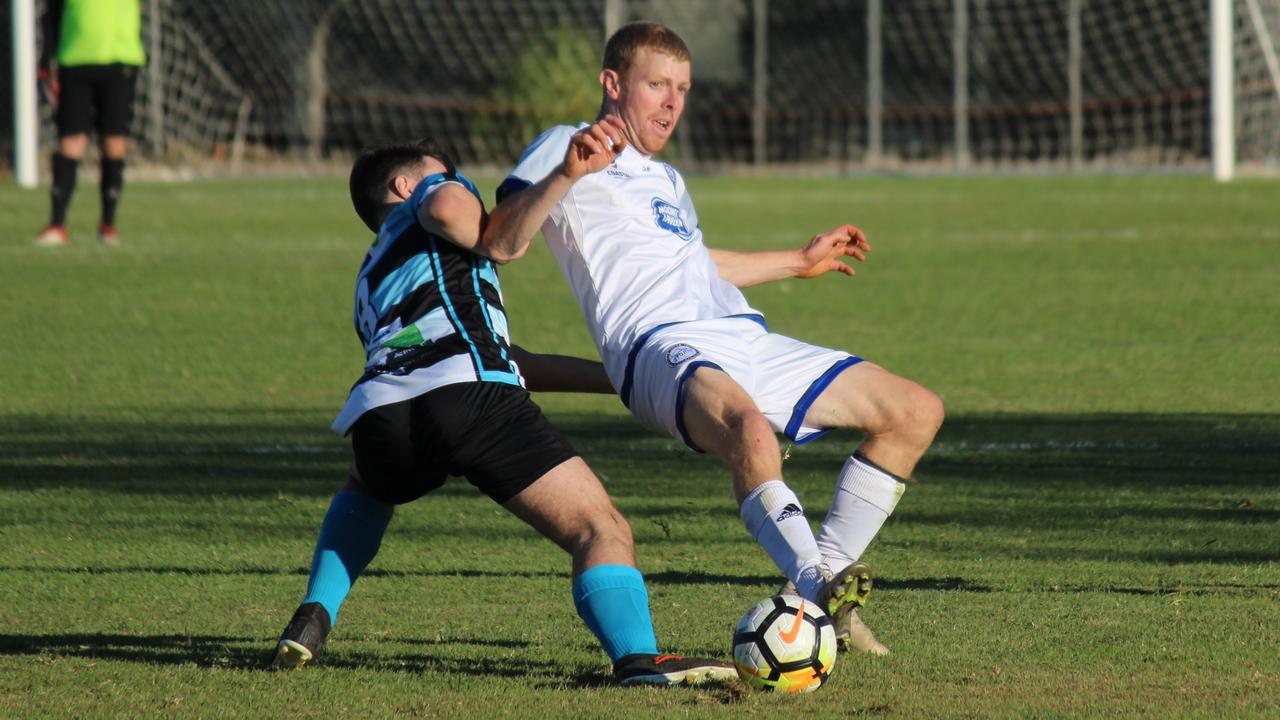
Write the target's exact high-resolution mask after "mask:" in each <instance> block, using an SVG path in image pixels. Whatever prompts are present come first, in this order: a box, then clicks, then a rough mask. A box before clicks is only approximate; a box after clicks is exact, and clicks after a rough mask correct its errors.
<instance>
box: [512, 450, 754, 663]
mask: <svg viewBox="0 0 1280 720" xmlns="http://www.w3.org/2000/svg"><path fill="white" fill-rule="evenodd" d="M503 507H505V508H507V509H508V510H510V511H511V512H512V513H513V514H515V515H516V517H519V518H520V519H521V520H524V521H525V522H526V523H528V524H529V525H531V526H532V527H533V528H534V529H536V530H537V531H538V532H540V533H542V534H543V535H544V536H546V537H547V538H549V539H550V540H552V541H553V542H555V543H556V544H557V545H559V546H560V547H562V548H564V549H565V550H566V551H568V552H569V554H570V555H572V556H573V576H574V581H573V601H574V605H575V606H576V607H577V609H578V614H579V615H580V616H581V617H582V619H583V622H585V623H586V624H587V627H589V628H591V631H592V632H593V633H594V634H595V636H596V638H597V639H598V640H599V641H600V644H601V645H602V646H603V647H604V649H605V652H607V653H608V654H609V658H610V660H612V661H613V673H614V678H615V679H616V680H617V681H618V682H619V683H620V684H623V685H631V684H652V685H680V684H695V683H700V682H704V681H708V680H717V681H720V680H731V679H733V678H735V677H736V676H737V672H736V671H735V670H734V669H733V666H732V665H730V664H729V663H727V662H722V661H719V660H710V659H705V658H686V657H682V656H679V655H669V654H659V652H658V646H657V639H656V637H655V636H654V632H653V624H652V621H651V619H650V617H649V596H648V592H647V591H646V589H645V586H644V580H643V578H642V577H641V575H640V572H639V571H638V570H636V568H635V548H634V544H633V541H632V537H631V526H630V525H629V524H628V523H627V521H626V519H625V518H623V517H622V514H621V513H619V512H618V511H617V509H615V508H614V506H613V501H612V500H610V499H609V495H608V494H607V493H606V492H605V490H604V487H603V486H601V485H600V481H599V480H598V479H597V478H596V476H595V474H593V473H592V472H591V470H590V468H588V467H587V464H586V463H585V462H583V461H582V459H581V458H572V459H570V460H566V461H565V462H563V463H561V464H560V465H558V466H556V467H555V468H553V469H552V470H551V471H550V472H548V473H547V474H545V475H543V476H542V477H540V478H538V480H537V481H535V482H534V483H533V484H532V485H530V486H529V487H527V488H525V489H524V490H523V491H521V492H520V493H519V494H518V495H516V496H515V497H514V498H512V499H510V500H508V501H507V502H505V503H503Z"/></svg>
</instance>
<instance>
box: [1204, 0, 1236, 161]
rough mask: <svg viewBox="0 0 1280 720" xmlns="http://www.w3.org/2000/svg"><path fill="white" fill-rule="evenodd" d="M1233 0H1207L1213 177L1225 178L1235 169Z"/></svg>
mask: <svg viewBox="0 0 1280 720" xmlns="http://www.w3.org/2000/svg"><path fill="white" fill-rule="evenodd" d="M1233 9H1234V8H1232V0H1209V33H1210V36H1209V94H1210V105H1211V107H1210V115H1211V117H1212V122H1213V140H1212V144H1213V147H1212V150H1211V152H1212V155H1213V178H1214V179H1215V180H1217V181H1219V182H1226V181H1228V180H1230V179H1231V178H1232V177H1234V176H1235V170H1236V120H1235V82H1234V75H1235V67H1234V65H1235V58H1234V57H1233V47H1232V45H1233V42H1232V26H1233V25H1234V23H1235V17H1234V13H1233V12H1232V11H1233Z"/></svg>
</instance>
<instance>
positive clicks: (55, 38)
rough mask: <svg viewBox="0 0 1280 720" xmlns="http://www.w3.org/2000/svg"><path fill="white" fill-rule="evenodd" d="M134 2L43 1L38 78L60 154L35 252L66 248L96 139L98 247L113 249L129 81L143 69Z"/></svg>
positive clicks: (117, 241)
mask: <svg viewBox="0 0 1280 720" xmlns="http://www.w3.org/2000/svg"><path fill="white" fill-rule="evenodd" d="M141 20H142V17H141V11H140V10H139V7H138V0H49V3H48V6H47V8H46V10H45V15H44V23H43V25H44V45H43V50H42V52H41V57H40V79H41V83H42V85H43V89H44V90H45V92H46V95H47V96H48V97H50V98H51V100H52V101H53V103H54V104H55V106H56V108H57V125H58V149H57V150H55V151H54V153H53V183H52V185H51V187H50V189H49V196H50V199H51V201H52V209H51V212H50V215H49V225H48V227H46V228H45V229H44V230H41V231H40V234H38V235H36V239H35V242H36V244H37V245H41V246H44V247H58V246H61V245H66V244H67V243H68V242H69V238H68V237H67V226H66V220H67V208H68V207H69V206H70V204H71V196H72V194H74V193H75V189H76V171H77V169H78V167H79V165H80V160H81V159H82V158H83V157H84V153H85V149H86V148H87V147H88V146H89V130H90V129H94V130H96V131H97V134H98V147H99V151H100V163H101V168H102V176H101V181H100V192H101V195H102V214H101V216H100V220H99V223H98V242H100V243H102V244H103V245H119V244H120V238H119V236H118V235H116V229H115V216H116V206H117V205H118V204H119V202H120V192H121V190H122V189H123V188H124V156H125V147H126V137H127V135H128V133H129V119H130V118H129V116H130V110H131V106H132V104H133V85H134V79H135V77H136V76H137V74H138V68H139V67H141V66H142V65H143V64H144V63H145V62H146V54H145V53H144V52H143V50H142V36H141V31H140V28H141Z"/></svg>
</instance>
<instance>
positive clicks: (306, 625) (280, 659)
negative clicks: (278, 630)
mask: <svg viewBox="0 0 1280 720" xmlns="http://www.w3.org/2000/svg"><path fill="white" fill-rule="evenodd" d="M332 627H333V623H332V622H330V620H329V611H328V610H325V609H324V606H323V605H321V604H320V603H318V602H309V603H303V604H302V605H300V606H299V607H298V609H297V610H296V611H295V612H294V613H293V619H291V620H290V621H289V624H288V625H286V626H285V628H284V633H282V634H281V635H280V642H278V643H276V658H275V660H272V661H271V669H272V670H293V669H295V668H300V667H302V666H303V665H306V664H307V663H308V662H310V661H311V659H312V658H314V657H315V656H316V653H318V652H320V648H322V647H324V641H325V638H327V637H329V630H330V629H332Z"/></svg>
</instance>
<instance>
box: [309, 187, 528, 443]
mask: <svg viewBox="0 0 1280 720" xmlns="http://www.w3.org/2000/svg"><path fill="white" fill-rule="evenodd" d="M451 182H452V183H458V184H460V185H462V186H463V187H465V188H467V190H469V191H470V192H471V193H472V194H473V195H475V196H476V199H477V200H479V199H480V193H479V191H477V190H476V188H475V186H474V185H472V184H471V181H469V180H467V179H466V178H465V177H463V176H461V175H456V174H450V175H445V174H441V175H432V176H430V177H427V178H425V179H423V180H422V181H421V182H420V183H418V186H417V188H415V189H414V192H413V194H412V195H411V196H410V197H409V199H408V200H405V201H404V202H402V203H401V204H400V205H398V206H397V207H396V208H395V209H394V210H392V211H391V213H390V214H388V215H387V219H386V221H385V222H383V224H382V228H381V230H380V231H379V232H378V237H377V239H376V240H375V241H374V243H373V246H372V247H370V248H369V253H368V254H367V255H366V256H365V259H364V264H363V265H361V266H360V272H359V274H358V275H357V276H356V294H355V313H354V321H355V328H356V334H357V335H359V337H360V342H361V343H362V344H363V345H364V350H365V358H366V362H365V371H364V375H363V376H361V378H360V379H359V380H358V381H357V382H356V384H355V386H354V387H352V389H351V394H350V396H349V397H348V398H347V404H346V406H345V407H344V408H343V410H342V413H341V414H339V415H338V418H337V419H336V420H335V421H334V424H333V429H334V430H336V431H337V432H340V433H346V431H347V430H348V429H349V428H350V427H351V425H352V423H354V422H355V421H356V419H357V418H359V417H360V415H361V414H362V413H364V411H366V410H369V409H371V408H375V407H380V406H382V405H387V404H389V403H393V402H399V401H401V400H407V399H409V398H412V397H416V396H418V395H421V394H422V393H425V392H427V391H429V390H433V389H435V388H437V387H441V386H444V385H451V384H454V383H460V382H497V383H506V384H510V385H523V382H522V380H521V378H520V373H519V370H518V368H517V367H516V366H515V363H514V362H512V360H511V350H510V348H511V344H510V343H511V340H510V337H509V335H508V331H507V316H506V313H505V312H504V311H503V308H502V289H501V286H500V285H499V283H498V273H497V271H496V270H495V268H494V265H493V262H492V261H491V260H489V259H488V258H486V257H484V256H482V255H477V254H475V253H473V252H471V251H469V250H465V249H463V248H460V247H458V246H457V245H454V244H453V243H451V242H449V241H448V240H446V239H444V238H442V237H438V236H436V235H433V234H432V233H429V232H427V230H426V229H425V228H424V227H423V226H422V224H421V223H420V222H419V221H418V210H419V208H420V207H421V206H422V203H423V202H424V201H425V200H426V199H427V198H428V197H429V196H430V195H431V193H432V192H434V191H435V190H437V189H438V188H440V187H441V186H442V185H443V184H445V183H451Z"/></svg>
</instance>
